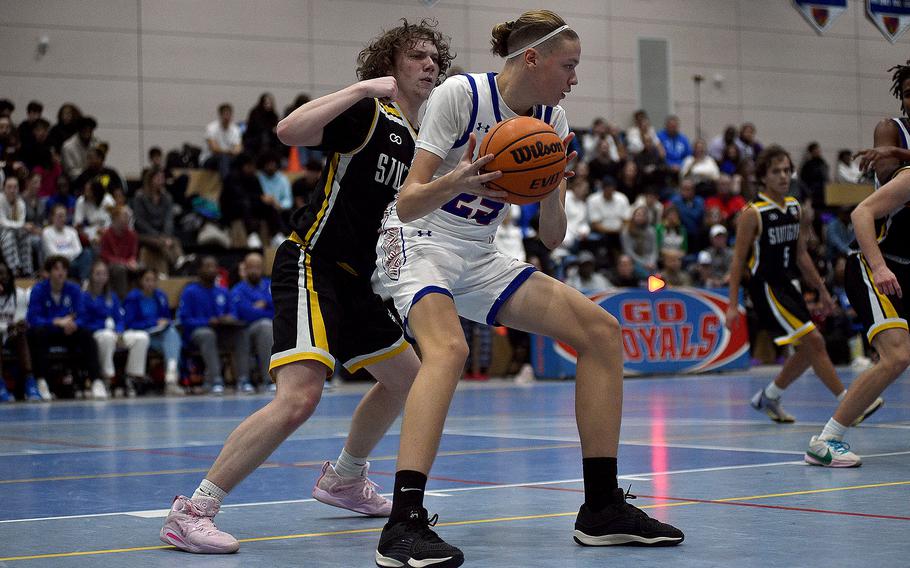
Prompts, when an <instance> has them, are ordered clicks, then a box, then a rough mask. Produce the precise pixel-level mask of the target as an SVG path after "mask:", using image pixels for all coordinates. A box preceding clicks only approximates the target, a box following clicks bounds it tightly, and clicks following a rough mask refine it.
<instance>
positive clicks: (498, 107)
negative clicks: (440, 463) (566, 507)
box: [376, 10, 683, 568]
mask: <svg viewBox="0 0 910 568" xmlns="http://www.w3.org/2000/svg"><path fill="white" fill-rule="evenodd" d="M492 45H493V52H494V53H495V54H497V55H499V56H501V57H505V58H506V63H505V66H504V68H503V70H502V72H501V73H499V74H498V75H496V74H476V75H468V76H458V77H452V78H450V79H448V80H446V82H445V83H443V84H442V85H441V86H440V87H438V88H437V89H436V90H435V91H434V92H433V94H432V95H431V97H430V100H429V102H428V106H427V111H426V115H425V116H424V120H423V125H422V127H421V130H420V134H419V136H418V140H417V152H416V154H415V157H414V162H413V163H412V164H411V169H410V172H409V174H408V177H407V179H406V180H405V182H404V184H403V185H402V189H401V192H400V193H399V195H398V198H397V200H396V202H394V203H393V204H392V205H391V206H390V208H389V210H388V211H387V218H386V219H385V221H384V223H383V233H382V235H381V236H380V240H379V243H378V245H377V246H378V249H377V256H378V258H377V265H378V272H379V277H380V280H381V284H382V285H383V286H384V287H385V290H386V292H388V293H390V294H391V296H392V298H393V300H394V302H395V307H396V308H397V309H398V311H399V313H400V315H401V316H402V318H403V321H404V324H405V333H406V336H407V335H409V336H410V337H412V338H413V339H414V340H416V343H417V344H418V346H419V347H420V351H421V355H422V363H421V367H420V371H419V372H418V374H417V378H416V380H415V382H414V385H413V387H412V390H411V393H410V394H409V395H408V400H407V402H406V405H405V413H404V421H403V423H402V431H401V445H400V448H399V454H398V464H397V472H396V476H395V489H394V496H393V505H392V513H391V516H390V519H389V522H388V523H387V524H386V526H385V527H384V529H383V532H382V536H381V537H380V542H379V545H378V547H377V550H376V563H377V565H379V566H395V567H397V566H432V567H434V568H449V567H453V566H459V565H461V564H462V562H464V555H463V553H462V552H461V551H460V550H459V549H458V548H456V547H454V546H451V545H449V544H447V543H445V542H444V541H443V540H442V539H440V538H439V536H438V535H437V534H436V533H435V532H433V531H432V530H431V529H430V528H429V527H430V526H432V525H434V524H435V518H436V517H435V516H434V518H433V519H428V514H427V511H426V509H424V508H423V494H424V490H425V487H426V481H427V475H428V473H429V471H430V468H431V466H432V464H433V460H434V458H435V456H436V452H437V450H438V447H439V440H440V437H441V435H442V430H443V425H444V423H445V418H446V414H447V412H448V409H449V404H450V402H451V400H452V395H453V393H454V391H455V387H456V385H457V382H458V379H459V377H460V376H461V371H462V369H463V367H464V363H465V359H466V357H467V354H468V346H467V344H466V343H465V340H464V335H463V334H462V333H461V326H460V323H459V319H458V317H459V315H461V316H463V317H465V318H467V319H470V320H473V321H477V322H484V323H494V322H498V323H501V324H503V325H505V326H508V327H511V328H515V329H519V330H523V331H527V332H531V333H536V334H540V335H546V336H550V337H554V338H557V339H559V340H561V341H563V342H565V343H566V344H568V345H570V346H572V348H573V349H575V351H576V352H577V353H578V371H577V377H576V379H577V381H576V382H577V387H576V388H577V391H576V414H577V422H578V429H579V433H580V435H581V445H582V456H583V470H584V486H585V503H584V505H582V507H581V510H580V511H579V513H578V518H577V520H576V524H575V529H576V530H575V534H574V536H575V539H576V541H577V542H579V543H580V544H584V545H592V546H604V545H612V544H638V545H648V546H657V545H674V544H678V543H680V542H682V540H683V534H682V532H681V531H679V530H678V529H676V528H675V527H672V526H670V525H667V524H664V523H661V522H659V521H657V520H654V519H652V518H650V517H648V516H647V515H646V514H645V513H644V512H642V511H641V510H639V509H637V508H635V507H633V506H632V505H630V504H628V503H627V502H626V495H624V493H623V491H622V490H621V489H619V488H618V487H617V482H616V454H617V447H618V443H619V429H620V417H621V414H622V367H623V364H622V347H621V341H620V332H619V325H618V323H617V321H616V319H615V318H614V317H613V316H611V315H610V314H608V313H607V312H606V311H604V310H603V309H602V308H601V307H600V306H598V305H597V304H594V303H593V302H591V301H590V300H588V299H587V298H586V297H585V296H583V295H582V294H580V293H579V292H577V291H575V290H573V289H572V288H570V287H569V286H566V285H565V284H563V283H561V282H559V281H557V280H554V279H552V278H550V277H548V276H545V275H543V274H541V273H540V272H536V271H535V269H534V268H532V267H531V266H529V265H526V264H524V263H521V262H519V261H517V260H514V259H510V258H507V257H505V255H503V254H502V253H499V252H498V251H497V250H496V247H495V245H494V244H493V236H494V235H495V233H496V228H497V226H498V225H499V223H500V221H501V220H502V218H503V216H504V215H505V207H506V206H505V204H504V203H502V201H501V200H502V199H504V198H505V193H504V192H499V191H493V190H490V189H487V188H486V187H485V186H484V185H483V184H484V183H486V182H489V181H492V180H494V179H496V178H498V177H499V176H500V175H501V173H500V172H491V173H486V174H479V173H478V170H479V169H480V168H481V167H482V166H483V165H485V164H486V163H488V162H489V161H490V160H491V159H492V155H487V156H483V157H480V158H479V159H475V149H476V148H477V147H478V146H479V143H480V141H481V140H482V139H483V137H484V135H485V134H486V132H487V131H488V130H489V128H490V127H491V126H492V125H493V124H496V123H497V122H499V121H501V120H504V119H507V118H510V117H513V116H517V115H531V116H537V117H540V118H541V119H542V120H545V121H546V122H548V123H550V124H551V125H552V126H553V127H554V128H555V130H556V132H557V133H558V134H559V135H560V136H561V137H563V138H564V139H565V140H566V142H567V143H568V141H569V140H571V135H570V134H569V130H568V123H567V121H566V117H565V112H564V111H563V109H562V108H561V107H559V106H557V105H558V104H559V101H560V100H561V99H562V98H564V97H565V95H566V93H568V92H569V91H571V89H572V86H573V85H575V84H577V82H578V81H577V78H576V75H575V67H576V66H577V65H578V62H579V58H580V56H581V43H580V41H579V38H578V34H576V33H575V31H573V30H572V29H571V28H569V26H568V25H566V23H565V21H563V19H562V18H561V17H560V16H558V15H557V14H555V13H553V12H550V11H547V10H535V11H531V12H526V13H525V14H522V16H521V17H519V18H518V19H517V20H515V21H511V22H506V23H502V24H498V25H497V26H496V27H495V28H494V29H493V39H492ZM570 157H571V156H570ZM564 200H565V182H563V183H562V184H561V185H560V187H559V189H558V190H557V191H554V192H553V193H552V194H550V195H549V196H547V197H546V198H545V199H544V200H543V201H542V203H541V210H540V211H541V212H540V231H539V235H540V238H541V240H542V241H543V243H544V244H545V245H546V246H548V247H549V248H551V249H553V248H556V247H557V246H559V245H560V244H561V243H562V241H563V238H564V236H565V230H566V216H565V210H564Z"/></svg>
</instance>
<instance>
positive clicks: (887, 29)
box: [866, 0, 910, 43]
mask: <svg viewBox="0 0 910 568" xmlns="http://www.w3.org/2000/svg"><path fill="white" fill-rule="evenodd" d="M866 15H867V16H869V19H870V20H872V23H874V24H875V27H877V28H878V29H879V31H880V32H882V35H884V36H885V37H886V38H888V41H890V42H891V43H895V42H896V41H897V40H898V39H900V37H901V36H902V35H904V32H905V31H907V28H910V0H866Z"/></svg>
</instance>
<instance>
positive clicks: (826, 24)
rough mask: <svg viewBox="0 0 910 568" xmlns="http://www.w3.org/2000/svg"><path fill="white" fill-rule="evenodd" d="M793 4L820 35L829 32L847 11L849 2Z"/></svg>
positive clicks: (819, 0)
mask: <svg viewBox="0 0 910 568" xmlns="http://www.w3.org/2000/svg"><path fill="white" fill-rule="evenodd" d="M793 4H794V5H795V6H796V9H797V10H799V13H800V14H802V15H803V17H804V18H806V21H807V22H809V25H811V26H812V27H813V28H815V31H816V32H818V33H820V34H821V33H824V32H826V31H828V29H829V28H830V27H831V26H832V25H834V22H835V20H837V19H838V18H839V17H840V15H841V14H843V13H844V12H845V11H846V10H847V0H793Z"/></svg>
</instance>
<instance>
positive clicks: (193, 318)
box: [177, 282, 233, 341]
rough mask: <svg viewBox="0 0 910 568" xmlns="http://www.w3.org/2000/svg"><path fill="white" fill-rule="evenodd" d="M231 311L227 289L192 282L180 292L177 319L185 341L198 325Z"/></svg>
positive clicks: (206, 323) (202, 325) (205, 325)
mask: <svg viewBox="0 0 910 568" xmlns="http://www.w3.org/2000/svg"><path fill="white" fill-rule="evenodd" d="M232 313H233V312H232V311H231V305H230V301H229V300H228V291H227V290H226V289H225V288H222V287H221V286H212V287H211V288H207V287H205V286H203V285H202V284H200V283H198V282H192V283H190V284H187V286H186V288H184V289H183V293H182V294H180V305H179V306H178V307H177V319H178V320H179V321H180V324H181V325H182V326H183V337H184V340H185V341H190V340H191V338H192V336H193V332H194V331H196V330H197V329H199V328H200V327H207V326H208V325H209V320H211V319H212V318H215V317H221V316H225V315H228V314H232Z"/></svg>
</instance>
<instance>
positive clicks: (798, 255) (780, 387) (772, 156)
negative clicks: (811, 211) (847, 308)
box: [726, 146, 881, 423]
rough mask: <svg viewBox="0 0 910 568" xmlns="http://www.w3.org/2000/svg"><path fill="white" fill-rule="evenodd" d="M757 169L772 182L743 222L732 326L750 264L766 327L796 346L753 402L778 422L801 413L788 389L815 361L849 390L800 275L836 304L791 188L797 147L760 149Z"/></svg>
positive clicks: (837, 386) (734, 270) (821, 372)
mask: <svg viewBox="0 0 910 568" xmlns="http://www.w3.org/2000/svg"><path fill="white" fill-rule="evenodd" d="M755 170H756V171H755V173H756V175H757V177H758V179H759V181H760V182H761V183H762V184H763V186H764V187H763V189H762V190H761V191H759V193H758V196H757V197H756V198H755V199H754V200H752V201H751V202H750V203H749V205H748V206H747V207H746V208H745V209H743V211H742V213H741V214H740V216H739V221H738V222H737V225H736V246H735V249H734V251H733V265H732V266H731V267H730V296H729V302H730V308H729V309H728V310H727V322H726V325H727V327H728V328H730V329H732V328H733V326H734V324H735V323H736V320H737V319H738V317H739V310H738V303H739V286H740V282H741V281H742V277H743V268H744V267H745V268H746V269H747V272H748V280H747V282H746V284H745V287H746V289H747V290H748V291H749V297H750V298H751V299H752V304H753V305H754V307H755V311H756V312H757V313H758V317H759V321H761V323H762V325H763V326H764V327H765V329H769V330H772V331H776V332H777V334H778V335H777V337H775V339H774V342H775V343H776V344H777V345H793V346H794V347H795V348H796V351H795V352H794V353H793V355H791V356H790V357H788V358H787V360H786V361H785V362H784V365H783V367H782V368H781V370H780V373H779V374H778V375H777V377H776V378H775V379H774V381H772V382H771V383H770V384H768V386H767V387H765V388H764V389H762V390H760V391H758V392H757V393H755V396H753V397H752V401H751V404H752V406H753V407H754V408H755V409H756V410H760V411H762V412H764V413H765V414H767V415H768V416H769V417H770V418H771V419H772V420H774V421H775V422H782V423H789V422H794V421H795V419H794V417H793V416H791V415H790V414H789V413H787V412H786V411H785V410H784V408H783V405H782V404H781V402H780V397H781V394H782V393H783V391H784V390H785V389H786V388H787V387H788V386H790V385H791V384H792V383H793V382H794V381H795V380H796V379H798V378H799V377H800V375H802V374H803V373H804V372H805V371H806V369H808V368H809V366H810V365H811V366H812V368H813V369H814V370H815V374H816V375H818V377H819V378H820V379H821V381H822V383H824V385H825V386H826V387H828V389H829V390H830V391H831V392H832V393H833V394H834V396H836V397H838V399H841V398H843V397H844V396H845V389H844V384H843V383H842V382H841V380H840V378H839V377H838V376H837V371H835V369H834V365H833V364H832V363H831V359H830V357H828V352H827V351H826V350H825V340H824V338H823V337H822V334H821V332H819V331H818V329H816V327H815V324H814V323H813V322H812V318H811V316H810V314H809V308H808V307H807V306H806V302H805V300H804V299H803V295H802V291H801V290H800V286H799V280H800V275H802V277H803V279H804V280H805V281H806V282H807V283H808V284H809V286H811V287H812V288H814V289H816V290H818V293H819V297H820V299H821V302H822V306H823V309H824V310H826V311H830V310H831V309H832V308H833V307H834V300H833V299H832V298H831V294H829V293H828V289H827V288H826V287H825V283H824V281H823V280H822V278H821V276H820V275H819V274H818V271H817V270H816V269H815V265H814V264H813V263H812V259H811V257H810V256H809V252H808V251H807V249H806V237H805V235H806V231H805V230H800V229H801V226H802V225H804V223H805V222H806V221H805V218H804V216H803V215H802V210H801V208H800V205H799V202H798V201H797V200H796V198H794V197H791V196H788V195H787V192H788V191H789V189H790V177H791V176H792V175H793V162H792V160H791V159H790V155H789V154H788V153H787V152H786V150H784V149H783V148H781V147H780V146H771V147H770V148H768V149H766V150H765V151H764V152H762V153H761V154H760V155H759V157H758V160H757V162H756V165H755ZM880 404H881V403H880V402H879V405H880ZM876 408H877V407H876ZM874 410H875V409H872V410H871V411H874ZM870 413H871V412H870Z"/></svg>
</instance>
